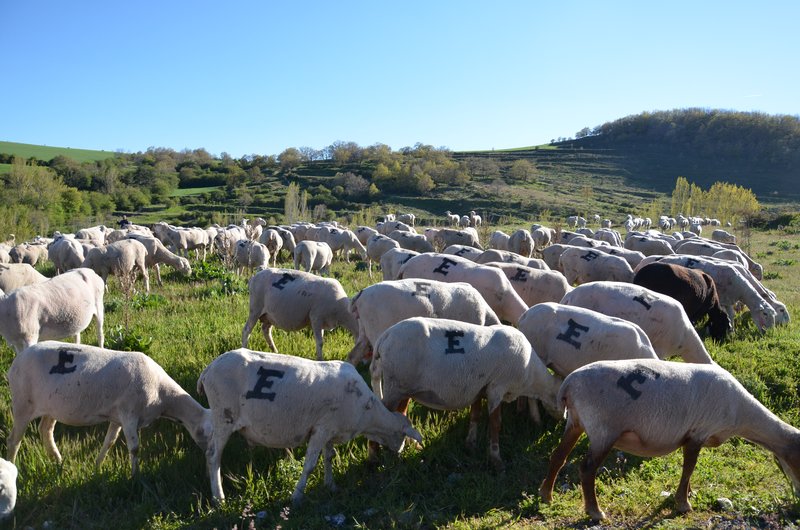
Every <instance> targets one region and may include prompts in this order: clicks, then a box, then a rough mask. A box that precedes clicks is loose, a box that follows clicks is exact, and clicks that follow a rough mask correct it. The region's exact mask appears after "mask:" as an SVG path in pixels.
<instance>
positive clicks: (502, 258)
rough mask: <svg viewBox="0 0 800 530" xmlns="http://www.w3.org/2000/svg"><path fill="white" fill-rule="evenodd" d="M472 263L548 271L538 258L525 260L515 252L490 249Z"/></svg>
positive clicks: (548, 268) (547, 267)
mask: <svg viewBox="0 0 800 530" xmlns="http://www.w3.org/2000/svg"><path fill="white" fill-rule="evenodd" d="M464 257H469V256H464ZM474 261H475V263H478V264H482V265H485V264H488V263H516V264H517V265H522V266H525V267H530V268H532V269H540V270H543V271H549V270H550V267H549V266H548V265H547V263H545V261H544V260H542V259H539V258H526V257H525V256H521V255H519V254H517V253H515V252H511V251H510V250H496V249H493V248H490V249H489V250H484V251H483V252H482V253H480V254H479V255H478V257H477V258H475V259H474Z"/></svg>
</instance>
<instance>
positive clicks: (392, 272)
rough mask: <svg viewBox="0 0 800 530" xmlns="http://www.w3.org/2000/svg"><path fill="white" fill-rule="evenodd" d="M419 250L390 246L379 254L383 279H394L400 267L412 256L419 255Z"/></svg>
mask: <svg viewBox="0 0 800 530" xmlns="http://www.w3.org/2000/svg"><path fill="white" fill-rule="evenodd" d="M419 254H420V253H419V252H415V251H413V250H406V249H404V248H392V249H389V250H388V251H386V252H384V253H383V256H381V272H382V273H383V279H384V280H396V279H397V275H398V274H399V272H400V267H402V266H403V264H404V263H405V262H406V261H408V260H410V259H411V258H413V257H414V256H419Z"/></svg>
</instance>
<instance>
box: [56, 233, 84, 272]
mask: <svg viewBox="0 0 800 530" xmlns="http://www.w3.org/2000/svg"><path fill="white" fill-rule="evenodd" d="M47 258H48V259H49V260H50V261H52V262H53V265H54V266H55V268H56V274H61V273H62V272H66V271H68V270H70V269H77V268H78V267H80V266H81V264H82V263H83V258H84V251H83V246H82V245H81V243H80V241H78V240H77V239H73V238H71V237H64V236H61V237H58V238H56V239H55V240H54V241H53V242H52V243H50V246H49V247H48V249H47Z"/></svg>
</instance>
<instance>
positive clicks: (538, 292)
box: [487, 262, 572, 307]
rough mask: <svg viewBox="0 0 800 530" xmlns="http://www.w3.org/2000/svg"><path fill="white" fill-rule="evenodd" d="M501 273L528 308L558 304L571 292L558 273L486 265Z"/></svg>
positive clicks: (521, 267)
mask: <svg viewBox="0 0 800 530" xmlns="http://www.w3.org/2000/svg"><path fill="white" fill-rule="evenodd" d="M487 265H488V266H490V267H496V268H498V269H500V270H501V271H503V274H505V275H506V278H508V280H509V281H510V282H511V286H512V287H513V288H514V290H515V291H516V292H517V294H518V295H519V297H520V298H522V301H523V302H524V303H525V305H527V306H528V307H530V306H533V305H536V304H539V303H542V302H559V301H561V299H562V298H564V295H565V294H567V293H568V292H570V291H571V290H572V286H570V284H568V283H567V279H566V278H565V277H564V275H563V274H561V273H560V272H558V271H551V270H542V269H538V268H533V267H526V266H525V265H518V264H516V263H496V262H492V263H487Z"/></svg>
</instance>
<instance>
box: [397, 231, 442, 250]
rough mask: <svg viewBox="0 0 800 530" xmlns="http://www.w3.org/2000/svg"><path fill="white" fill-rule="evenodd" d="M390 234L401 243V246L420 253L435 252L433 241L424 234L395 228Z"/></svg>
mask: <svg viewBox="0 0 800 530" xmlns="http://www.w3.org/2000/svg"><path fill="white" fill-rule="evenodd" d="M388 236H389V237H390V238H392V239H394V240H395V241H397V242H398V243H400V248H405V249H407V250H413V251H415V252H420V253H421V252H433V243H431V242H430V241H428V238H427V237H426V236H425V235H424V234H412V233H411V232H403V231H401V230H395V231H394V232H389V234H388Z"/></svg>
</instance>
